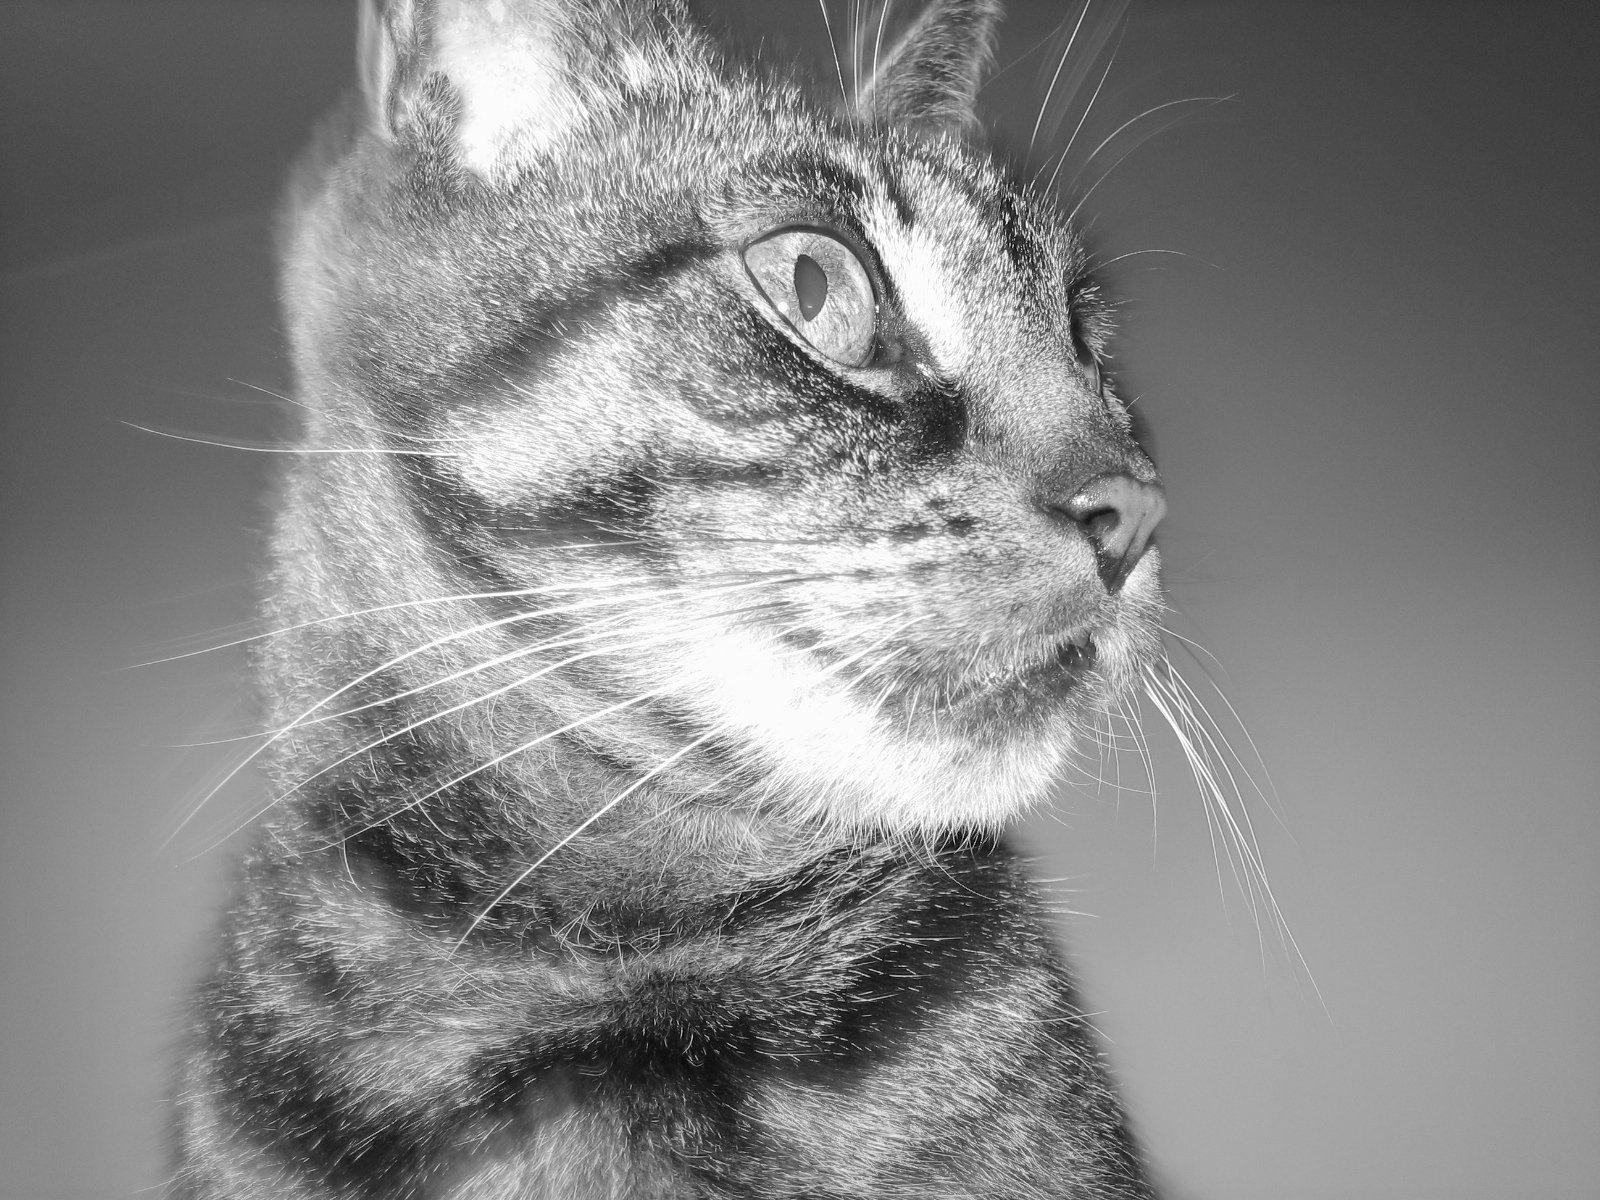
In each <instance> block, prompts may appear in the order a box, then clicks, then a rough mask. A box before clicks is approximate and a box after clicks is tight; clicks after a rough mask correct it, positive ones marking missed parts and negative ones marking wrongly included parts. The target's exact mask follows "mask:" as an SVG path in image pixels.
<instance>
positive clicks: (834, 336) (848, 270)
mask: <svg viewBox="0 0 1600 1200" xmlns="http://www.w3.org/2000/svg"><path fill="white" fill-rule="evenodd" d="M744 265H745V269H746V270H747V271H749V272H750V278H751V279H752V280H754V281H755V285H756V287H758V288H760V289H761V294H762V295H763V296H765V297H766V298H767V300H768V301H769V302H770V303H771V305H772V307H773V308H775V309H777V310H778V312H779V313H780V314H782V316H783V319H784V320H786V321H788V322H789V324H790V325H792V326H793V327H794V329H795V331H796V332H797V333H799V334H800V336H801V337H803V338H805V339H806V341H808V342H810V343H811V344H812V345H813V346H815V347H816V348H817V350H818V351H819V352H820V353H822V354H825V355H827V357H829V358H831V359H833V360H834V361H835V362H840V363H843V364H844V365H845V366H848V367H859V366H862V365H864V364H865V363H866V361H867V359H868V358H870V357H871V355H872V351H873V345H874V343H875V341H876V338H877V330H878V304H877V299H876V297H875V296H874V294H873V291H872V279H871V277H870V276H868V274H867V269H866V267H864V266H862V265H861V260H860V259H859V258H857V257H856V255H855V252H854V251H853V250H851V249H850V247H848V246H846V245H845V244H844V243H843V242H841V241H840V240H839V239H838V238H836V237H833V236H831V235H830V234H826V233H823V232H822V231H821V230H817V229H785V230H781V231H780V232H778V233H774V234H769V235H768V236H767V237H764V238H762V239H761V240H760V241H759V242H753V243H751V245H750V246H749V247H747V248H746V250H745V252H744Z"/></svg>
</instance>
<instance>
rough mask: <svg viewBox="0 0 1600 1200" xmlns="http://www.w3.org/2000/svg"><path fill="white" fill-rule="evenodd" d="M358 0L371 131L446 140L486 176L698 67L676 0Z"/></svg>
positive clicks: (362, 70) (393, 137) (397, 138)
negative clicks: (627, 1)
mask: <svg viewBox="0 0 1600 1200" xmlns="http://www.w3.org/2000/svg"><path fill="white" fill-rule="evenodd" d="M361 5H362V7H361V30H360V49H359V63H360V73H361V88H362V92H363V94H364V95H365V97H366V102H367V109H368V113H369V117H370V120H371V127H372V128H373V129H374V130H375V131H376V132H377V133H379V134H380V136H383V137H385V138H386V139H388V140H391V141H397V142H398V141H407V140H411V139H415V138H418V137H422V138H424V139H429V140H440V139H442V140H445V141H448V142H449V143H451V149H453V151H454V154H455V156H456V158H457V159H458V161H460V162H461V163H462V165H464V166H466V167H468V168H469V169H471V170H474V171H476V172H478V173H479V174H481V175H485V176H488V175H495V174H498V173H502V172H505V171H507V170H509V169H514V167H515V166H516V164H517V162H518V160H519V157H520V156H522V155H526V154H528V153H530V152H537V151H539V150H541V149H544V148H545V147H548V146H550V145H552V144H553V143H555V142H556V141H557V140H559V139H560V137H561V135H562V134H563V133H564V132H565V131H566V130H567V129H568V128H569V127H571V126H572V125H573V124H575V123H576V122H577V121H579V120H580V119H582V118H583V117H584V116H585V115H587V114H589V113H590V112H592V111H594V110H595V108H596V107H597V106H604V105H606V104H607V103H609V102H612V101H615V100H616V99H618V98H620V97H621V96H623V95H625V94H626V93H628V92H630V91H632V92H642V91H645V90H647V89H649V88H650V87H651V86H653V85H660V84H663V83H669V82H671V81H672V80H674V79H678V78H681V76H682V75H683V74H684V72H685V71H686V70H687V69H688V68H689V67H690V66H691V65H692V64H693V63H695V62H697V61H699V60H700V56H698V55H696V53H695V51H696V50H697V49H698V44H697V41H696V35H694V34H693V33H692V32H691V30H690V28H689V25H688V22H687V20H686V19H685V18H684V15H683V11H682V8H681V5H680V3H679V0H644V2H643V3H639V4H634V5H629V6H626V7H622V6H618V5H616V4H614V3H613V2H612V0H361ZM441 83H442V84H444V85H447V87H444V88H441V87H440V84H441Z"/></svg>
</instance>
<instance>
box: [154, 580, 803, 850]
mask: <svg viewBox="0 0 1600 1200" xmlns="http://www.w3.org/2000/svg"><path fill="white" fill-rule="evenodd" d="M805 578H807V577H806V576H800V575H778V576H774V577H771V578H766V579H759V580H756V581H754V582H751V583H745V584H734V585H730V586H729V587H728V588H727V589H714V590H713V593H712V594H715V593H716V592H718V591H722V590H727V591H735V590H739V589H741V588H750V587H759V586H764V585H768V584H775V583H780V582H793V581H796V580H803V579H805ZM604 602H605V599H602V600H594V599H590V600H586V601H580V602H578V603H577V604H574V605H558V606H556V607H555V608H553V609H548V610H542V611H540V612H537V613H529V612H521V613H513V614H511V615H510V616H505V617H498V618H496V619H494V620H492V621H485V622H481V623H480V624H478V625H474V626H471V627H469V628H466V629H461V630H455V631H452V632H450V633H447V634H443V635H440V636H438V637H435V638H432V639H430V640H429V641H427V642H424V643H423V644H422V645H420V646H415V647H413V648H412V649H410V650H407V651H405V652H404V653H402V654H398V655H395V656H394V657H392V658H390V659H388V660H387V661H386V662H383V663H380V664H379V665H378V666H375V667H373V668H371V669H370V670H367V671H364V672H362V674H360V675H358V676H356V677H355V678H354V679H352V680H350V681H349V682H348V683H346V684H344V685H343V686H341V687H339V688H336V689H335V690H334V691H332V692H330V693H329V694H328V695H326V696H324V697H323V698H322V699H321V700H318V701H317V702H316V703H315V704H313V705H311V707H309V708H307V709H306V710H305V711H304V712H302V713H301V714H300V715H299V716H297V717H295V718H294V719H293V720H292V721H290V722H289V724H287V725H285V726H283V727H282V728H280V729H277V730H275V731H274V732H273V733H272V734H271V735H270V736H268V737H267V738H266V739H265V740H264V741H263V742H262V743H261V744H260V745H259V746H257V747H256V748H255V749H254V750H252V751H251V752H250V753H249V754H248V755H246V756H245V757H244V758H243V759H241V760H240V761H239V762H238V763H237V764H235V765H234V766H233V767H232V768H231V769H230V770H229V771H227V772H226V773H225V774H224V775H223V777H222V779H221V780H219V781H218V782H217V784H216V785H215V786H214V787H212V788H211V789H210V790H209V791H207V792H206V793H205V794H204V795H203V796H201V798H200V799H199V801H198V802H197V803H196V804H195V805H194V806H193V808H191V810H190V811H189V812H188V813H187V814H186V815H185V816H184V817H183V819H182V820H181V821H180V822H179V823H178V826H177V828H175V829H174V830H173V831H172V833H170V834H169V835H168V836H167V838H166V841H165V843H164V844H167V845H170V844H171V842H172V839H173V838H175V837H177V836H178V835H179V834H180V833H182V832H183V830H184V829H185V828H187V827H188V825H189V822H190V821H192V820H193V819H194V817H195V816H196V815H197V814H198V813H199V812H200V811H201V809H203V808H204V807H205V805H206V804H207V803H208V802H209V801H210V800H211V799H212V798H213V797H214V796H215V795H216V794H217V793H218V792H220V791H221V790H222V789H223V788H224V787H226V786H227V784H228V783H229V782H231V781H232V780H233V779H234V778H236V777H237V776H238V775H239V773H240V772H241V771H243V770H244V769H245V768H246V767H247V766H249V765H250V763H252V762H254V761H255V760H256V759H257V758H258V757H260V756H261V755H262V754H263V753H265V752H266V751H267V750H268V749H269V748H270V747H271V746H273V745H275V744H277V743H278V742H279V741H281V740H282V739H283V738H285V737H286V736H288V735H289V734H290V733H291V732H293V731H294V730H296V729H298V728H301V727H302V726H304V725H305V724H307V723H308V722H309V721H310V719H311V717H312V715H313V714H314V713H316V712H318V711H319V710H321V709H323V708H325V707H327V705H329V704H331V703H332V702H333V701H334V700H337V699H338V698H339V697H340V696H342V695H344V694H346V693H347V692H349V691H351V690H352V689H353V688H356V687H359V686H360V685H361V684H363V683H365V682H366V681H367V680H369V679H372V678H373V677H374V676H377V675H379V674H381V673H382V672H384V671H389V670H393V669H394V668H395V667H397V666H399V665H400V664H402V663H404V662H407V661H409V660H410V659H412V658H415V657H416V656H418V655H419V654H424V653H427V652H428V651H429V650H435V649H438V648H439V647H441V646H445V645H448V644H450V643H452V642H458V641H461V640H463V639H465V638H468V637H472V636H474V635H476V634H480V633H484V632H486V631H488V630H491V629H496V628H501V627H504V626H506V625H510V624H513V623H515V622H518V621H527V620H531V619H534V617H535V616H537V615H552V614H554V613H559V612H562V611H573V610H577V609H581V608H583V607H586V606H594V605H596V604H599V603H604Z"/></svg>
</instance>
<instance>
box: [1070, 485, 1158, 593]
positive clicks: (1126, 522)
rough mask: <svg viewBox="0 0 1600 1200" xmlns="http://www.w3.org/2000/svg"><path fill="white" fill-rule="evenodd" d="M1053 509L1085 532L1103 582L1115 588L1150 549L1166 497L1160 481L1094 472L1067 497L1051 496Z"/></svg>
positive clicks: (1121, 583) (1118, 588)
mask: <svg viewBox="0 0 1600 1200" xmlns="http://www.w3.org/2000/svg"><path fill="white" fill-rule="evenodd" d="M1049 508H1050V509H1052V510H1053V511H1054V512H1056V513H1059V514H1061V515H1062V516H1064V517H1066V518H1067V519H1069V520H1071V521H1072V522H1073V523H1074V524H1076V525H1077V526H1078V528H1079V529H1081V530H1082V531H1083V535H1084V536H1085V537H1086V538H1088V539H1089V544H1090V545H1091V546H1093V547H1094V556H1095V563H1096V566H1097V568H1098V570H1099V573H1100V582H1101V583H1103V584H1105V587H1106V591H1108V592H1117V591H1120V590H1121V588H1122V585H1123V583H1124V582H1125V581H1126V580H1127V578H1128V572H1130V571H1132V570H1133V568H1134V566H1135V565H1136V564H1137V563H1138V561H1139V559H1140V558H1142V557H1143V556H1144V552H1145V550H1146V549H1148V548H1149V546H1150V536H1151V534H1153V533H1154V532H1155V529H1156V524H1157V523H1158V522H1159V521H1160V520H1161V518H1162V517H1163V516H1165V515H1166V511H1167V497H1166V493H1165V492H1164V491H1162V488H1161V485H1160V484H1159V483H1156V482H1154V481H1145V480H1142V479H1135V478H1134V477H1133V476H1132V475H1127V474H1123V473H1121V472H1116V473H1111V474H1106V475H1096V476H1095V477H1094V478H1093V479H1091V480H1089V481H1088V482H1087V483H1085V484H1083V485H1082V486H1081V487H1079V488H1078V489H1077V490H1076V491H1074V492H1073V493H1072V494H1071V495H1069V496H1068V497H1067V498H1066V499H1065V500H1052V501H1050V502H1049Z"/></svg>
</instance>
